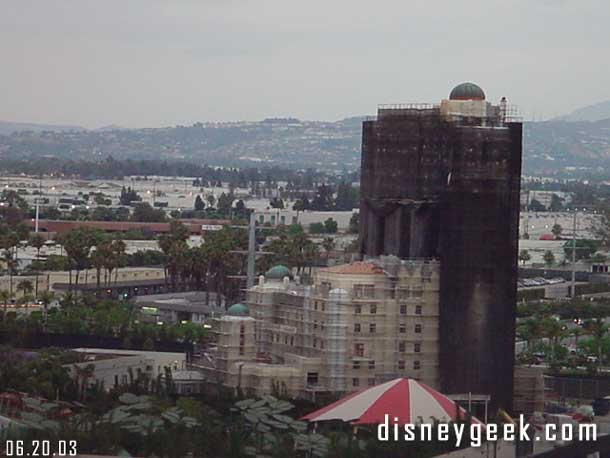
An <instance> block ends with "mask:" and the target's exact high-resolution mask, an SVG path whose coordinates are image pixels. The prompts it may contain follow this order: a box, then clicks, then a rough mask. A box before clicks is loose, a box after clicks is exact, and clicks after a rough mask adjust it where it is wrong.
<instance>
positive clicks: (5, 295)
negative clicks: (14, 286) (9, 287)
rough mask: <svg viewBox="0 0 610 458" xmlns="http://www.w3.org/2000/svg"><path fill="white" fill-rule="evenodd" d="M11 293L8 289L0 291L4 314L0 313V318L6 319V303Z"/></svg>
mask: <svg viewBox="0 0 610 458" xmlns="http://www.w3.org/2000/svg"><path fill="white" fill-rule="evenodd" d="M12 296H13V295H12V294H11V293H10V292H9V291H6V290H3V291H0V301H2V303H3V304H4V314H3V315H2V319H3V320H6V314H7V313H8V303H9V301H10V300H11V298H12Z"/></svg>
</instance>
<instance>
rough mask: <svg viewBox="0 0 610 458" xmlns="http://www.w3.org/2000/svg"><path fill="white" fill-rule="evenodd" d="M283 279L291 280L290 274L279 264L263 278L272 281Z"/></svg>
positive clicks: (286, 268)
mask: <svg viewBox="0 0 610 458" xmlns="http://www.w3.org/2000/svg"><path fill="white" fill-rule="evenodd" d="M284 277H289V278H292V272H290V269H289V268H288V267H286V266H283V265H281V264H279V265H277V266H274V267H272V268H271V269H269V270H268V271H267V273H266V274H265V278H269V279H273V280H283V279H284Z"/></svg>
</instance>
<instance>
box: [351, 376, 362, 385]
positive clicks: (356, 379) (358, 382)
mask: <svg viewBox="0 0 610 458" xmlns="http://www.w3.org/2000/svg"><path fill="white" fill-rule="evenodd" d="M352 386H360V379H359V378H358V377H354V378H353V379H352Z"/></svg>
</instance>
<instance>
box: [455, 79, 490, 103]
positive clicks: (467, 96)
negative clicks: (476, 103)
mask: <svg viewBox="0 0 610 458" xmlns="http://www.w3.org/2000/svg"><path fill="white" fill-rule="evenodd" d="M449 100H485V92H483V89H481V88H480V87H479V86H477V85H476V84H474V83H462V84H459V85H458V86H456V87H454V88H453V91H451V94H449Z"/></svg>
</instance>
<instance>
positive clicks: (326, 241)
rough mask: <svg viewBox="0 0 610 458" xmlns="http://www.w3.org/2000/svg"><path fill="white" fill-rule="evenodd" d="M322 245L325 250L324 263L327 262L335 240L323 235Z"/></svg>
mask: <svg viewBox="0 0 610 458" xmlns="http://www.w3.org/2000/svg"><path fill="white" fill-rule="evenodd" d="M322 247H323V248H324V251H325V252H326V259H325V261H326V264H328V257H329V255H330V252H331V250H333V249H334V248H335V241H334V239H333V238H332V237H325V238H324V240H323V241H322Z"/></svg>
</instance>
